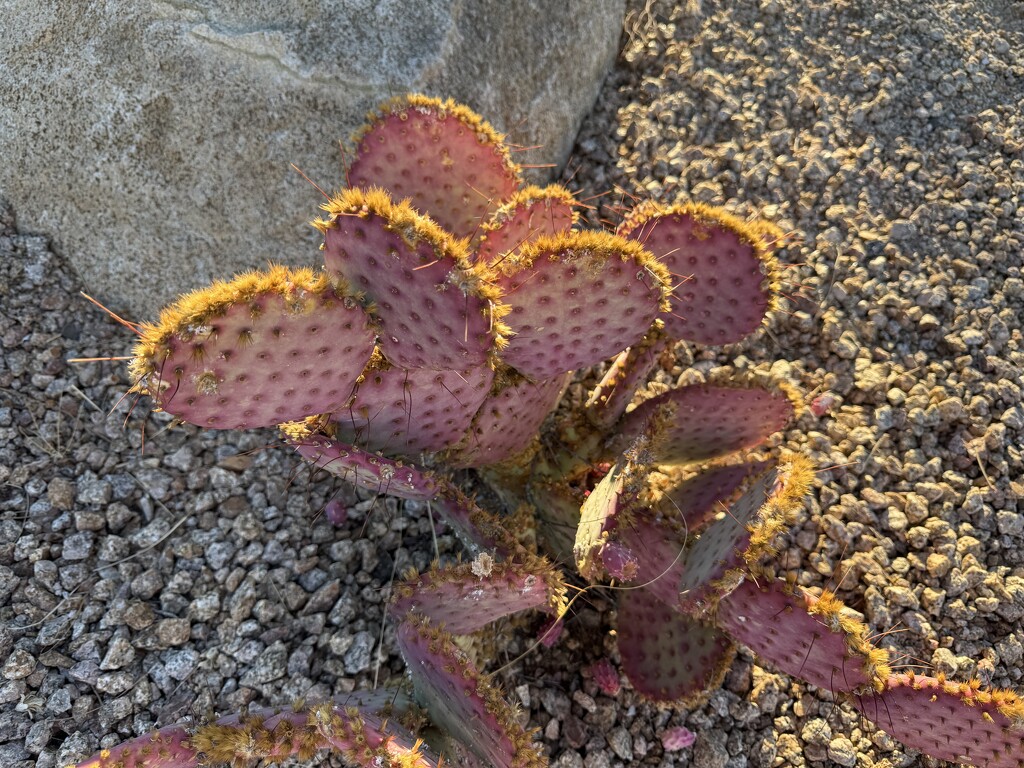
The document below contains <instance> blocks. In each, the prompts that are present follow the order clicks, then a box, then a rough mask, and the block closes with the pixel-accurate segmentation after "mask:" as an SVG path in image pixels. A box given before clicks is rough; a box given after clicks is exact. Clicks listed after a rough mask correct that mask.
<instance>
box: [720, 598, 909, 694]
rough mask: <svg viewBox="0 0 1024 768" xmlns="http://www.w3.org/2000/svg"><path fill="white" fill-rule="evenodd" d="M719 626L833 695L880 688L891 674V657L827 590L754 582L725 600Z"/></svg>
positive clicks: (778, 665) (782, 669) (781, 667)
mask: <svg viewBox="0 0 1024 768" xmlns="http://www.w3.org/2000/svg"><path fill="white" fill-rule="evenodd" d="M717 623H718V626H719V627H721V628H722V630H723V631H725V632H727V633H728V634H729V635H730V636H731V637H732V638H733V639H735V640H736V641H737V642H739V643H742V644H743V645H745V646H747V647H748V648H750V650H752V651H753V652H754V653H756V654H757V656H758V657H759V658H760V659H763V660H764V661H765V662H767V663H769V664H771V665H772V666H774V667H775V668H776V669H778V670H779V671H780V672H784V673H786V674H788V675H792V676H794V677H798V678H802V679H804V680H806V681H807V682H809V683H811V684H812V685H816V686H818V687H819V688H822V689H823V690H827V691H831V692H832V693H837V692H840V691H843V692H847V693H853V692H856V691H866V690H869V689H870V690H875V689H877V688H879V687H881V685H882V681H883V680H884V679H885V677H886V675H888V673H889V669H888V654H887V653H886V652H885V651H884V650H882V649H880V648H874V647H872V646H871V644H870V643H869V642H868V641H867V635H868V632H867V627H866V626H865V624H864V623H863V622H862V621H860V620H859V619H857V618H854V617H852V616H849V615H847V614H846V613H845V612H844V609H843V605H842V603H840V602H839V601H838V600H837V599H836V598H835V597H834V596H833V595H831V594H830V593H827V592H826V593H824V594H823V595H822V597H821V598H814V597H811V596H810V595H807V594H804V593H802V592H797V591H795V590H794V589H793V588H790V587H788V586H787V585H786V584H784V583H783V582H779V581H767V582H766V583H764V584H762V585H760V586H759V585H758V584H756V583H755V582H754V581H753V580H752V579H750V578H748V579H746V580H744V582H743V583H742V584H740V585H739V586H738V587H737V588H736V589H734V590H733V591H732V592H731V593H730V594H729V595H727V596H726V597H723V598H722V600H721V601H720V602H719V604H718V618H717Z"/></svg>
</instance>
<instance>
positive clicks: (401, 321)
mask: <svg viewBox="0 0 1024 768" xmlns="http://www.w3.org/2000/svg"><path fill="white" fill-rule="evenodd" d="M324 210H326V211H327V212H328V214H329V215H330V216H329V219H328V220H327V221H319V222H317V226H318V228H319V229H321V231H322V232H323V233H324V262H325V263H326V265H327V270H328V271H329V272H330V273H331V274H332V275H337V276H340V277H341V278H342V279H344V280H345V281H347V282H348V283H349V284H350V285H352V286H354V287H355V288H356V290H359V291H361V292H363V293H364V294H365V295H366V297H367V300H368V301H370V302H373V303H372V305H371V306H370V307H369V308H370V310H371V311H372V313H373V316H374V318H375V320H376V322H377V324H378V326H379V328H378V344H379V345H380V349H381V352H383V353H384V356H385V357H386V358H387V359H388V361H389V362H390V363H391V364H393V365H395V366H397V367H399V368H435V369H444V370H455V371H464V370H468V369H470V368H475V367H478V366H481V365H484V364H485V363H487V362H488V360H489V358H490V357H491V355H492V353H493V352H494V349H495V345H496V343H497V341H496V339H497V337H498V335H500V334H501V332H502V331H503V330H504V326H503V325H502V324H501V314H502V309H501V306H500V305H499V304H497V293H496V292H495V291H494V289H493V288H491V287H490V286H489V285H488V284H487V283H486V282H485V281H484V280H483V279H482V278H481V277H480V276H479V275H477V274H476V272H474V271H473V270H472V268H471V267H470V265H469V258H468V255H467V252H466V249H465V245H464V244H463V243H462V242H460V241H458V240H455V239H454V238H453V237H452V236H451V235H450V234H448V233H447V232H445V231H444V230H442V229H440V228H439V227H438V226H437V225H436V224H435V223H434V222H432V221H431V220H430V219H427V218H425V217H423V216H420V215H419V214H417V213H416V212H415V211H414V210H413V209H412V208H411V207H410V206H409V205H408V204H407V203H404V202H403V203H395V202H393V201H392V200H391V198H389V197H388V196H387V194H386V193H385V192H382V191H380V190H374V191H370V192H365V193H364V192H363V191H361V190H357V189H347V190H344V191H342V192H341V193H340V194H339V195H338V196H337V197H335V198H333V199H332V200H331V201H330V202H329V203H327V204H326V205H324Z"/></svg>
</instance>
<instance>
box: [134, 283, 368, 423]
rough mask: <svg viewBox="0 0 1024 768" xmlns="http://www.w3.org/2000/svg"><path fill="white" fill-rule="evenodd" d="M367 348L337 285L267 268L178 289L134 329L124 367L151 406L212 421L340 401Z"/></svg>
mask: <svg viewBox="0 0 1024 768" xmlns="http://www.w3.org/2000/svg"><path fill="white" fill-rule="evenodd" d="M372 352H373V332H372V331H371V330H370V328H369V326H368V324H367V318H366V316H365V314H364V313H363V311H362V308H361V307H360V306H359V304H358V303H357V302H356V301H355V299H354V298H353V297H352V295H351V294H350V293H347V292H346V291H345V290H344V286H343V285H341V284H338V283H337V282H335V281H332V280H330V279H329V278H328V277H327V276H325V275H323V274H314V273H313V272H312V271H310V270H306V269H301V270H291V269H288V268H287V267H274V268H272V269H271V270H269V271H268V272H252V273H248V274H245V275H241V276H239V277H236V278H235V279H234V280H232V281H231V282H227V283H223V282H218V283H215V284H214V285H212V286H210V287H209V288H205V289H203V290H200V291H196V292H195V293H191V294H189V295H187V296H184V297H182V298H181V299H180V300H179V301H178V302H177V303H175V304H174V305H172V306H171V307H169V308H167V309H165V310H164V311H163V313H162V314H161V317H160V322H159V323H157V324H156V325H147V326H144V328H143V333H142V337H141V339H140V340H139V343H138V345H137V346H136V357H135V359H134V360H133V361H132V365H131V373H132V376H133V378H134V379H135V380H136V382H137V386H138V387H142V388H144V389H145V390H146V391H148V392H149V394H150V395H151V396H152V397H153V399H154V400H155V401H156V403H157V405H159V406H160V407H161V408H163V409H164V410H165V411H167V412H168V413H171V414H173V415H174V416H177V417H178V418H180V419H182V420H184V421H189V422H192V423H193V424H199V425H202V426H204V427H213V428H215V429H241V428H246V427H263V426H270V425H273V424H278V423H280V422H283V421H289V420H293V419H300V418H303V417H305V416H308V415H310V414H314V413H323V412H326V411H332V410H335V409H337V408H340V407H341V406H342V405H343V404H344V403H345V402H346V401H347V400H348V398H349V397H350V396H351V394H352V392H353V389H354V385H355V382H356V378H357V377H358V376H359V372H360V371H362V369H363V366H364V365H365V364H366V362H367V360H369V358H370V354H371V353H372Z"/></svg>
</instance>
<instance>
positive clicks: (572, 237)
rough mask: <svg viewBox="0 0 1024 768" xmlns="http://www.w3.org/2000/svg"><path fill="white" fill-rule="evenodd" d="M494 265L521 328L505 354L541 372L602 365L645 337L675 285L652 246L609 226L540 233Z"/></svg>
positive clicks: (513, 323) (532, 372)
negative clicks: (671, 285)
mask: <svg viewBox="0 0 1024 768" xmlns="http://www.w3.org/2000/svg"><path fill="white" fill-rule="evenodd" d="M494 271H495V277H494V281H495V283H496V285H498V286H499V287H500V289H501V291H502V300H503V301H504V302H505V303H506V304H507V305H508V306H509V314H508V317H507V318H506V321H507V322H508V324H509V327H510V328H511V329H512V331H513V333H514V334H515V335H514V336H513V337H512V338H511V339H510V341H509V343H508V346H507V347H506V348H505V349H504V350H503V351H502V353H501V358H502V361H503V362H505V363H507V364H508V365H510V366H512V367H513V368H515V369H516V370H518V371H519V372H520V373H522V374H523V375H524V376H527V377H529V378H531V379H534V380H540V379H547V378H550V377H551V376H555V375H557V374H560V373H564V372H565V371H570V370H576V369H579V368H587V367H589V366H591V365H595V364H596V363H599V362H601V361H602V360H604V359H606V358H608V357H611V356H612V355H615V354H617V353H618V352H619V351H621V350H622V349H624V348H625V347H628V346H629V345H630V344H634V343H636V342H637V341H639V340H640V339H642V338H643V336H644V334H645V333H646V332H647V329H648V328H649V327H650V325H651V323H652V322H653V321H654V318H655V316H656V315H657V314H658V312H659V311H660V310H661V309H662V307H663V303H664V297H665V291H666V290H667V285H668V283H667V281H668V275H667V274H666V273H665V270H664V269H663V268H662V266H661V265H660V264H659V263H658V262H657V261H656V260H654V259H653V258H651V256H650V254H648V253H647V252H646V251H645V250H643V249H642V248H640V247H639V246H637V244H636V243H632V242H630V241H628V240H624V239H622V238H619V237H615V236H614V235H609V234H607V233H604V232H572V233H564V234H562V235H557V236H555V237H543V238H540V239H537V240H534V241H533V242H530V243H527V244H526V245H525V246H523V247H522V248H521V249H520V250H519V251H518V252H516V253H513V254H511V255H508V256H507V257H505V258H503V259H499V261H498V263H497V264H496V266H495V269H494Z"/></svg>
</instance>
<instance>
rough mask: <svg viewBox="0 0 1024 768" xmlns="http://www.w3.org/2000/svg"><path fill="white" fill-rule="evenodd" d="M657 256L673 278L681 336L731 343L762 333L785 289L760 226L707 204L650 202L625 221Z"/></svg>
mask: <svg viewBox="0 0 1024 768" xmlns="http://www.w3.org/2000/svg"><path fill="white" fill-rule="evenodd" d="M618 231H619V234H621V235H624V236H626V237H630V238H633V239H635V240H636V241H637V242H639V243H642V244H643V246H644V247H645V248H647V249H648V250H650V251H651V252H652V253H653V254H654V255H655V256H657V257H658V258H659V259H660V260H661V262H662V263H663V264H664V265H665V266H666V267H667V268H668V270H669V272H670V273H671V275H672V285H673V291H672V297H671V305H672V307H671V310H670V311H669V312H666V313H665V315H664V316H663V319H664V321H665V326H666V329H667V331H668V333H669V335H670V336H673V337H674V338H680V339H686V340H687V341H693V342H696V343H698V344H729V343H732V342H736V341H740V340H742V339H743V338H744V337H746V336H747V335H749V334H750V333H753V332H754V331H755V330H757V328H758V326H759V325H760V324H761V321H762V320H763V319H764V316H765V314H766V313H767V311H768V309H769V308H770V307H771V305H772V297H773V295H774V293H775V290H777V286H775V285H774V283H776V282H777V275H776V272H777V268H776V266H775V261H774V259H773V257H771V256H770V255H769V253H768V251H767V250H766V248H765V241H764V238H763V237H762V233H761V231H760V229H759V228H758V227H756V226H751V225H749V224H745V223H744V222H743V221H742V220H740V219H738V218H736V217H735V216H731V215H729V214H726V213H724V212H722V211H719V210H716V209H713V208H710V207H708V206H704V205H694V204H684V205H677V206H673V207H665V206H662V205H660V204H657V203H654V202H653V201H652V202H647V203H644V204H642V205H641V206H639V207H638V208H637V209H636V210H634V211H633V212H632V214H631V215H630V216H628V217H627V218H626V220H625V221H623V223H622V224H621V225H620V226H619V230H618Z"/></svg>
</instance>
